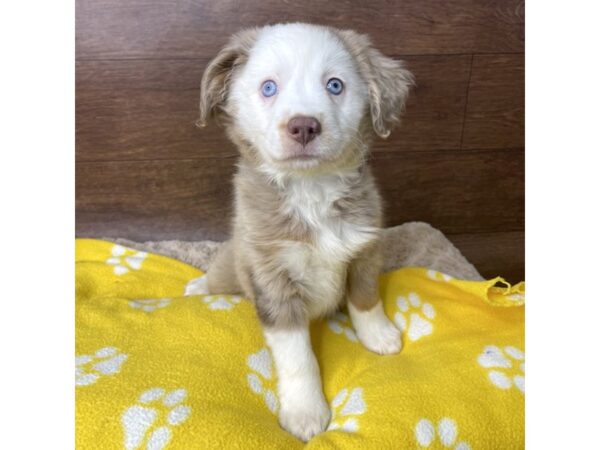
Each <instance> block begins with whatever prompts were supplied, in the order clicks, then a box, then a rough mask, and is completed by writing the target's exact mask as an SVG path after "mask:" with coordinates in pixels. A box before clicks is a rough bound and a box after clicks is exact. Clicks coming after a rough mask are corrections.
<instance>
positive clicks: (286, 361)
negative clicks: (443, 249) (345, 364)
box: [199, 23, 413, 441]
mask: <svg viewBox="0 0 600 450" xmlns="http://www.w3.org/2000/svg"><path fill="white" fill-rule="evenodd" d="M412 84H413V77H412V75H411V74H410V73H409V72H408V71H407V70H406V69H404V67H403V65H402V63H401V62H400V61H397V60H394V59H391V58H388V57H386V56H384V55H383V54H381V53H380V52H379V51H377V50H376V49H374V48H373V47H372V46H371V44H370V42H369V39H368V38H367V37H366V36H364V35H360V34H357V33H355V32H353V31H349V30H338V29H334V28H328V27H323V26H315V25H307V24H299V23H294V24H282V25H274V26H267V27H264V28H254V29H248V30H245V31H242V32H240V33H238V34H236V35H234V36H233V37H232V38H231V39H230V40H229V43H228V44H227V45H226V46H225V47H224V48H223V49H222V50H221V51H220V53H219V54H218V55H217V56H216V57H215V58H214V59H213V60H212V61H211V62H210V64H209V65H208V67H207V69H206V71H205V73H204V75H203V78H202V86H201V98H200V120H199V123H200V125H204V124H206V122H207V121H208V120H209V118H211V117H213V118H216V119H218V121H219V122H221V123H222V124H223V125H224V127H225V129H226V131H227V135H228V136H229V138H230V139H231V140H232V141H233V142H234V143H235V144H236V145H237V147H238V149H239V151H240V155H241V157H240V160H239V163H238V171H237V174H236V176H235V179H234V186H235V218H234V221H233V233H232V238H231V240H230V241H228V242H227V243H226V244H225V245H224V246H223V248H222V250H221V252H220V253H219V255H218V256H217V258H216V260H215V261H214V262H213V264H212V265H211V267H210V269H209V271H208V274H207V288H208V291H209V292H208V293H242V294H243V295H245V296H246V297H248V298H250V299H251V300H252V301H253V302H254V305H255V307H256V312H257V315H258V317H259V319H260V321H261V323H262V328H263V330H264V335H265V339H266V342H267V344H268V346H269V347H270V349H271V352H272V355H273V359H274V361H275V366H276V372H277V377H278V394H279V402H280V409H279V422H280V424H281V426H282V427H283V428H285V429H286V430H288V431H289V432H291V433H292V434H294V435H295V436H297V437H298V438H300V439H302V440H304V441H306V440H308V439H310V438H311V437H312V436H314V435H315V434H317V433H319V432H321V431H323V430H324V429H325V428H326V427H327V424H328V422H329V419H330V411H329V408H328V405H327V402H326V400H325V397H324V395H323V390H322V384H321V378H320V375H319V366H318V364H317V360H316V358H315V355H314V353H313V351H312V348H311V342H310V335H309V322H310V321H311V320H312V319H316V318H319V317H324V316H327V315H328V314H331V313H332V312H334V311H336V310H337V309H338V308H340V307H341V306H342V304H343V303H344V302H346V303H347V305H348V311H349V313H350V317H351V320H352V323H353V326H354V328H355V330H356V334H357V336H358V338H359V340H360V342H361V343H362V344H363V345H364V346H365V347H366V348H367V349H369V350H371V351H373V352H376V353H380V354H389V353H396V352H398V351H399V350H400V348H401V341H400V332H399V331H398V330H397V329H396V328H395V327H394V325H393V324H392V322H391V321H390V320H389V319H388V318H387V317H386V315H385V313H384V311H383V307H382V304H381V300H380V299H379V296H378V286H377V278H378V275H379V272H380V267H381V255H380V248H379V246H380V230H381V227H382V208H381V200H380V196H379V193H378V191H377V187H376V185H375V181H374V179H373V176H372V174H371V170H370V169H369V167H368V165H367V164H366V161H367V157H368V153H369V146H370V144H371V141H372V139H373V137H374V135H379V136H381V137H383V138H385V137H387V136H388V135H389V134H390V131H391V128H392V126H393V125H394V124H395V123H397V122H398V119H399V116H400V113H401V111H402V110H403V107H404V104H405V101H406V98H407V95H408V91H409V88H410V86H411V85H412ZM205 293H207V292H205Z"/></svg>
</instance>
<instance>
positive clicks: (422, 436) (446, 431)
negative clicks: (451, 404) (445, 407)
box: [415, 417, 471, 450]
mask: <svg viewBox="0 0 600 450" xmlns="http://www.w3.org/2000/svg"><path fill="white" fill-rule="evenodd" d="M415 437H416V439H417V442H418V443H419V445H420V446H421V448H429V447H430V446H431V445H432V444H434V442H435V441H436V440H439V442H440V443H441V444H442V446H443V447H444V448H452V449H454V450H471V446H470V445H469V444H467V443H466V442H465V441H461V442H459V443H458V444H456V445H454V443H455V442H456V441H457V440H458V428H457V426H456V422H454V420H452V419H449V418H448V417H444V418H443V419H442V420H440V421H439V422H438V426H437V430H436V428H435V426H434V425H433V423H431V421H430V420H429V419H421V420H419V422H418V423H417V425H416V426H415ZM436 438H437V439H436Z"/></svg>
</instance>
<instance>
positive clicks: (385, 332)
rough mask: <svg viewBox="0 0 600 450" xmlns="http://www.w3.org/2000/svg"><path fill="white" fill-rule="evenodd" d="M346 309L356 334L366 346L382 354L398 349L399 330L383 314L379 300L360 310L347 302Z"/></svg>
mask: <svg viewBox="0 0 600 450" xmlns="http://www.w3.org/2000/svg"><path fill="white" fill-rule="evenodd" d="M348 311H349V312H350V317H351V318H352V324H353V325H354V328H355V330H356V335H357V336H358V339H359V340H360V342H361V343H362V344H363V345H364V346H365V347H366V348H368V349H369V350H371V351H373V352H375V353H380V354H383V355H387V354H390V353H397V352H399V351H400V348H401V347H402V343H401V340H400V331H399V330H398V329H397V328H396V327H395V326H394V324H393V323H392V322H391V321H390V319H388V318H387V316H386V315H385V312H384V311H383V306H382V303H381V301H379V302H377V304H376V305H375V306H374V307H373V308H371V309H370V310H368V311H361V310H359V309H358V308H356V307H355V306H354V305H353V304H352V303H349V304H348Z"/></svg>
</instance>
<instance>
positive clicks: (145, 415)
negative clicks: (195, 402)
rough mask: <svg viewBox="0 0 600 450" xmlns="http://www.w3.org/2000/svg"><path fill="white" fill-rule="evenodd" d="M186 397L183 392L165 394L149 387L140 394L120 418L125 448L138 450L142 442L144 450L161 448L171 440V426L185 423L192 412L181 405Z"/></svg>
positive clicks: (175, 391)
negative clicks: (144, 446)
mask: <svg viewBox="0 0 600 450" xmlns="http://www.w3.org/2000/svg"><path fill="white" fill-rule="evenodd" d="M186 396H187V392H186V390H185V389H176V390H173V391H171V392H168V393H167V392H166V391H165V390H164V389H162V388H153V389H148V390H147V391H145V392H144V393H142V395H140V398H139V399H138V404H137V405H134V406H132V407H130V408H128V409H127V410H126V411H125V412H124V413H123V415H122V416H121V423H122V425H123V431H124V434H125V443H124V444H125V448H126V449H127V450H134V449H136V448H140V447H141V446H142V445H143V443H144V441H146V449H152V450H160V449H162V448H164V447H165V446H166V445H167V444H168V443H169V441H170V440H171V437H172V434H173V433H172V431H171V427H173V426H176V425H180V424H182V423H183V422H185V421H186V420H187V419H188V417H189V415H190V413H191V412H192V408H190V407H189V406H186V405H182V402H183V401H184V400H185V398H186ZM160 400H162V401H160ZM146 437H147V439H146Z"/></svg>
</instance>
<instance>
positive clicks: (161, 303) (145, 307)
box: [129, 298, 171, 312]
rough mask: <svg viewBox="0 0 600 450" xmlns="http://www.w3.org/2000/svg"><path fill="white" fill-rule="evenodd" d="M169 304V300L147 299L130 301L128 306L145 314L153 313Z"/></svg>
mask: <svg viewBox="0 0 600 450" xmlns="http://www.w3.org/2000/svg"><path fill="white" fill-rule="evenodd" d="M170 304H171V299H170V298H149V299H145V300H130V301H129V306H131V307H132V308H135V309H141V310H142V311H146V312H154V311H156V310H157V309H160V308H166V307H167V306H169V305H170Z"/></svg>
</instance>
